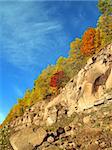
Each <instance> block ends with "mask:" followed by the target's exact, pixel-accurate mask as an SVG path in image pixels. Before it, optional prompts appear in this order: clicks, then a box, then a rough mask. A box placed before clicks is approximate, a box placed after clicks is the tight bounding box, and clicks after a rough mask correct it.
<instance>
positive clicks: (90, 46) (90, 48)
mask: <svg viewBox="0 0 112 150" xmlns="http://www.w3.org/2000/svg"><path fill="white" fill-rule="evenodd" d="M95 34H96V30H95V29H94V28H88V29H87V31H86V32H85V33H84V35H83V37H82V43H81V52H82V53H83V54H84V55H86V56H89V55H91V54H93V53H94V52H95V44H94V38H95Z"/></svg>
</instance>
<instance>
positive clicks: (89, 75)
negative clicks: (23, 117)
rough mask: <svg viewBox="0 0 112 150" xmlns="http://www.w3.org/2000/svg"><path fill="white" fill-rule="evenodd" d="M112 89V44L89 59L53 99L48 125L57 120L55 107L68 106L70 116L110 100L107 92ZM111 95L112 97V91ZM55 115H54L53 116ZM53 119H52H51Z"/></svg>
mask: <svg viewBox="0 0 112 150" xmlns="http://www.w3.org/2000/svg"><path fill="white" fill-rule="evenodd" d="M111 89H112V44H110V45H108V46H107V47H106V48H104V49H102V50H101V51H100V52H99V53H98V54H97V55H94V56H93V57H92V58H90V59H89V60H88V61H87V64H86V66H85V67H84V68H83V69H81V70H80V71H79V73H78V75H77V77H76V76H75V77H74V78H73V79H72V80H71V81H70V82H69V83H68V84H67V85H66V86H65V88H64V89H63V90H62V93H61V94H60V95H58V96H57V97H56V98H55V99H54V100H53V101H51V102H50V103H49V104H48V105H47V106H46V108H45V113H44V120H46V123H47V124H48V125H50V124H51V122H52V123H54V121H53V120H55V121H56V117H55V119H54V116H56V113H57V112H58V110H57V111H56V110H55V112H54V113H53V114H54V116H53V115H50V117H49V114H52V112H53V109H54V108H56V107H57V106H58V105H60V106H63V107H64V108H66V109H65V110H66V111H67V115H68V117H69V116H71V115H72V114H73V113H74V112H79V111H82V110H84V109H88V108H91V107H93V106H94V105H98V104H101V103H104V102H105V101H107V100H108V98H107V95H109V94H107V93H108V91H109V90H111ZM110 96H111V97H112V95H111V93H110ZM52 116H53V117H52ZM51 120H52V121H51Z"/></svg>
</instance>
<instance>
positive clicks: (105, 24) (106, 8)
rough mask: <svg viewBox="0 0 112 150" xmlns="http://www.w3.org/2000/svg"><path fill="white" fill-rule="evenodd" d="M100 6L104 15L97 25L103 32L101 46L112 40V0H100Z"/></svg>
mask: <svg viewBox="0 0 112 150" xmlns="http://www.w3.org/2000/svg"><path fill="white" fill-rule="evenodd" d="M98 8H99V10H100V12H101V13H102V15H101V16H100V17H99V20H98V25H97V26H98V29H99V30H100V33H101V34H100V37H101V46H102V47H104V46H105V45H107V44H109V43H111V41H112V1H111V0H99V2H98Z"/></svg>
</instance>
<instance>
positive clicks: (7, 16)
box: [0, 2, 62, 69]
mask: <svg viewBox="0 0 112 150" xmlns="http://www.w3.org/2000/svg"><path fill="white" fill-rule="evenodd" d="M35 5H36V6H35ZM46 11H47V12H48V10H46V9H45V8H44V6H43V5H42V3H41V4H40V3H36V4H35V3H31V2H30V3H24V2H23V3H4V4H3V5H0V22H1V25H0V31H1V35H2V37H1V38H2V40H1V41H0V42H1V43H0V45H1V49H0V51H2V57H5V59H7V61H9V62H10V63H12V64H13V65H15V66H16V67H18V68H21V69H28V68H29V67H32V66H33V65H35V64H37V61H36V60H37V59H39V57H40V55H41V54H43V56H44V55H46V52H45V51H46V50H47V48H48V46H47V45H46V43H47V41H49V40H51V39H52V37H50V38H48V37H49V36H50V34H53V33H54V32H57V33H58V32H60V31H61V29H62V25H61V24H60V22H58V21H56V20H55V19H54V20H50V18H49V16H48V15H47V13H46ZM51 43H53V45H54V46H55V41H54V42H53V41H52V42H51ZM43 48H44V49H43ZM47 51H48V50H47Z"/></svg>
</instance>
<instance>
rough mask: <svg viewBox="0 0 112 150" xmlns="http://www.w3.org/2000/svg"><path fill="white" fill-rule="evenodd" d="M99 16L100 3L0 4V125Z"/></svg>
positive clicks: (17, 2) (27, 2)
mask: <svg viewBox="0 0 112 150" xmlns="http://www.w3.org/2000/svg"><path fill="white" fill-rule="evenodd" d="M99 15H100V14H99V11H98V9H97V1H49V2H48V1H44V2H39V1H38V2H37V1H31V0H30V1H24V2H22V1H15V2H14V1H13V2H12V1H10V2H9V1H4V2H3V1H0V122H2V121H3V119H4V118H5V117H6V115H7V113H8V112H9V111H10V109H11V107H12V106H13V105H14V104H15V103H16V102H17V98H21V97H22V96H23V95H24V93H25V91H26V89H27V88H30V89H31V88H32V87H33V82H34V80H35V79H36V78H37V76H38V75H39V74H40V73H41V71H42V70H43V69H44V68H46V67H47V65H48V64H55V62H56V60H57V58H58V57H59V56H65V57H66V56H67V55H68V51H69V44H70V42H71V41H72V40H73V39H75V38H76V37H81V36H82V34H83V32H84V31H85V30H86V29H87V27H91V26H92V27H95V26H96V22H97V19H98V17H99Z"/></svg>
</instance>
